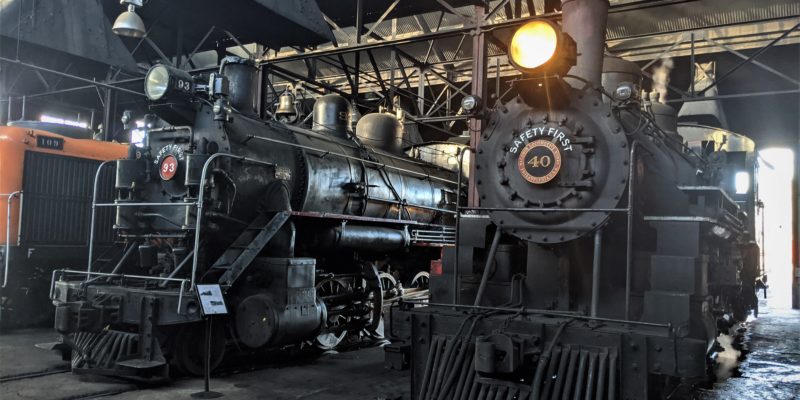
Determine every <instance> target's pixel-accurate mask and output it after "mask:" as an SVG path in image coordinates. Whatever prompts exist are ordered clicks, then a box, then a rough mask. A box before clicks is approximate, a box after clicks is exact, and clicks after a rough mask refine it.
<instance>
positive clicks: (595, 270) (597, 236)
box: [591, 228, 603, 317]
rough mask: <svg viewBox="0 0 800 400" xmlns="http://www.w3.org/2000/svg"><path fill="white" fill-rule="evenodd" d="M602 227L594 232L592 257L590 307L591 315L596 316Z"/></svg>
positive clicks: (598, 296) (598, 297)
mask: <svg viewBox="0 0 800 400" xmlns="http://www.w3.org/2000/svg"><path fill="white" fill-rule="evenodd" d="M602 243H603V228H600V229H598V230H597V231H595V233H594V255H593V259H592V307H591V316H592V317H596V316H597V303H598V301H599V299H600V257H601V255H602Z"/></svg>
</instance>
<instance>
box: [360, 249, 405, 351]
mask: <svg viewBox="0 0 800 400" xmlns="http://www.w3.org/2000/svg"><path fill="white" fill-rule="evenodd" d="M361 273H362V275H363V276H364V281H363V283H364V289H365V290H366V292H367V293H368V296H369V298H368V302H369V303H370V309H371V315H370V323H369V324H368V325H367V326H366V327H364V329H365V330H366V331H367V332H368V333H369V334H370V335H371V336H378V337H382V336H383V333H382V332H378V329H379V327H380V325H381V324H382V323H383V301H384V289H383V284H382V281H381V274H380V273H378V269H377V268H376V267H375V264H371V263H364V264H362V265H361ZM392 278H393V279H394V277H392ZM396 282H397V280H396V279H395V283H396Z"/></svg>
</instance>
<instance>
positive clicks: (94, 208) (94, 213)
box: [86, 160, 116, 281]
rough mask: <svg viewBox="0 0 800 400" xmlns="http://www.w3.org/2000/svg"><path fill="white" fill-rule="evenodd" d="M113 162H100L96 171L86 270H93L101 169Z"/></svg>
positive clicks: (87, 278) (87, 277)
mask: <svg viewBox="0 0 800 400" xmlns="http://www.w3.org/2000/svg"><path fill="white" fill-rule="evenodd" d="M111 162H116V160H107V161H103V162H101V163H100V165H98V166H97V170H96V171H95V172H94V183H93V184H92V219H91V222H89V224H90V225H89V257H88V261H86V271H87V272H92V254H93V253H94V225H95V219H96V218H97V181H98V180H100V171H102V169H103V167H105V166H106V165H109V163H111ZM86 280H87V281H88V280H89V276H88V275H87V276H86Z"/></svg>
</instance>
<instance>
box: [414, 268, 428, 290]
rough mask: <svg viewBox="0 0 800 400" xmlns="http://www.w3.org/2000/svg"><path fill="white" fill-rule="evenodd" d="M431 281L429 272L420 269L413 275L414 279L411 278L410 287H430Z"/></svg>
mask: <svg viewBox="0 0 800 400" xmlns="http://www.w3.org/2000/svg"><path fill="white" fill-rule="evenodd" d="M430 283H431V273H430V272H428V271H420V272H417V274H416V275H414V279H412V280H411V287H413V288H419V289H427V288H429V287H430Z"/></svg>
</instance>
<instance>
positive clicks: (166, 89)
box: [144, 64, 194, 101]
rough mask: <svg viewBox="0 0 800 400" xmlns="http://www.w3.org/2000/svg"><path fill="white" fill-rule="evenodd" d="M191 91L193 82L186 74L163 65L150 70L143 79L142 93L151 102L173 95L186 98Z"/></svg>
mask: <svg viewBox="0 0 800 400" xmlns="http://www.w3.org/2000/svg"><path fill="white" fill-rule="evenodd" d="M193 89H194V82H193V80H192V76H191V75H189V73H188V72H186V71H182V70H179V69H177V68H172V67H168V66H166V65H163V64H158V65H155V66H153V67H152V68H150V70H149V71H147V75H146V76H145V78H144V93H145V94H146V95H147V98H148V99H150V100H153V101H156V100H161V99H164V98H167V97H169V96H170V95H173V94H179V95H180V96H186V95H188V94H191V92H192V90H193Z"/></svg>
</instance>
